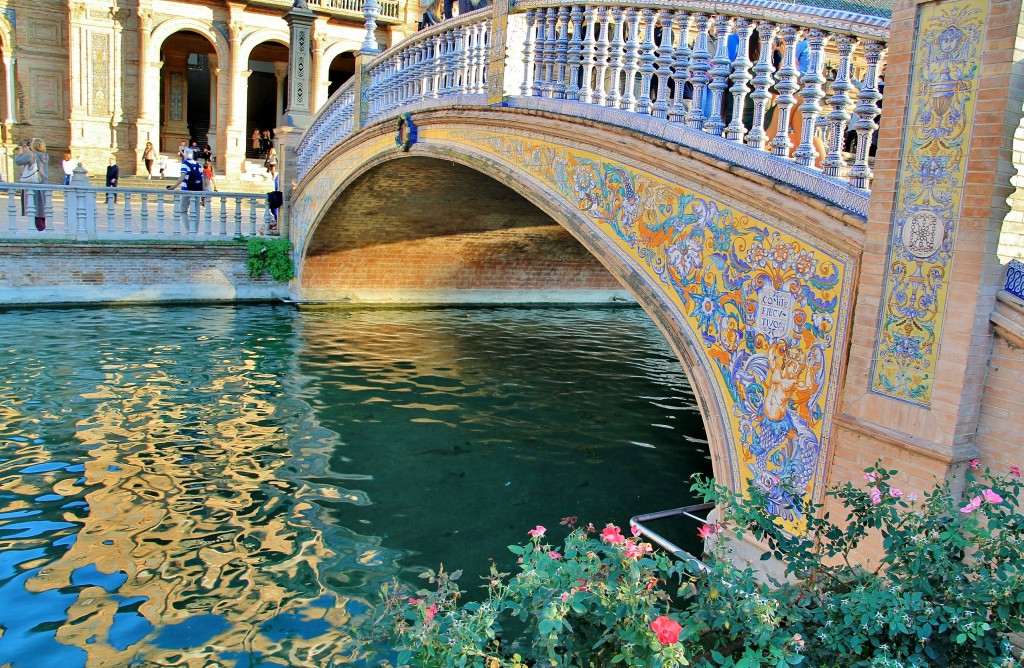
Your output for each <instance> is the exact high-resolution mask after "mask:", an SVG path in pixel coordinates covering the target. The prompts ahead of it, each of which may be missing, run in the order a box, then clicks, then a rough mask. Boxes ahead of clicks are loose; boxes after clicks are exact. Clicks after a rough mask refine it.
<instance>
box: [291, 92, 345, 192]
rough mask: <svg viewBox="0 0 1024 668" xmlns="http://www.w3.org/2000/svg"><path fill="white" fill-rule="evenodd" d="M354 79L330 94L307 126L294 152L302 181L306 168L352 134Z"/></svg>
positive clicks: (297, 169)
mask: <svg viewBox="0 0 1024 668" xmlns="http://www.w3.org/2000/svg"><path fill="white" fill-rule="evenodd" d="M355 82H356V77H354V76H353V77H352V78H351V79H349V80H348V81H346V82H345V83H344V84H342V85H341V88H339V89H338V90H336V91H334V94H333V95H331V98H330V99H329V100H328V101H327V104H325V105H324V106H323V107H322V108H321V109H320V111H319V112H318V113H317V115H316V116H314V117H313V120H311V121H310V123H309V128H307V130H306V132H305V134H303V136H302V139H301V140H300V141H299V146H298V148H297V149H296V156H297V157H296V171H297V176H298V178H300V179H301V178H302V177H303V176H305V175H306V172H308V171H309V169H310V167H312V166H313V164H314V163H315V162H316V161H317V160H319V159H320V158H321V157H323V155H324V154H325V153H327V151H329V150H330V149H331V147H332V146H335V145H337V144H338V143H339V142H341V140H342V139H344V138H345V137H347V136H349V135H350V134H352V131H353V129H355V128H356V126H357V125H358V124H357V122H356V121H357V119H356V118H355V114H356V106H355V102H356V87H355Z"/></svg>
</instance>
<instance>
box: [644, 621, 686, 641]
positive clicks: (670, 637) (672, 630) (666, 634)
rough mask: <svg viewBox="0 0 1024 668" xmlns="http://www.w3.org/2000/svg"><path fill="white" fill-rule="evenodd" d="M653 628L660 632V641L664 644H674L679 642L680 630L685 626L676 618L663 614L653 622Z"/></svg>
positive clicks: (657, 632)
mask: <svg viewBox="0 0 1024 668" xmlns="http://www.w3.org/2000/svg"><path fill="white" fill-rule="evenodd" d="M651 629H652V630H653V631H654V632H655V633H656V634H658V642H660V643H661V644H662V645H674V644H675V643H677V642H679V632H680V631H682V630H683V627H682V626H680V625H679V623H678V622H676V621H675V620H673V619H671V618H669V617H666V616H665V615H662V616H661V617H658V618H657V619H655V620H654V621H653V622H651Z"/></svg>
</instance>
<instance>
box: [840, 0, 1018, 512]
mask: <svg viewBox="0 0 1024 668" xmlns="http://www.w3.org/2000/svg"><path fill="white" fill-rule="evenodd" d="M951 17H959V18H957V19H955V20H954V19H953V18H951ZM1020 20H1021V0H991V2H987V1H986V0H948V1H946V2H913V1H911V0H897V2H896V6H895V9H894V11H893V18H892V32H891V34H892V35H894V36H895V35H906V36H907V38H905V39H894V40H893V41H891V42H890V43H889V54H888V58H887V65H886V72H885V106H884V111H883V113H882V119H881V131H880V135H879V139H878V154H877V156H876V161H875V170H874V171H875V181H874V185H873V192H872V197H871V208H870V212H869V216H868V221H867V230H866V237H865V247H864V254H863V260H862V264H861V270H860V271H861V273H860V284H859V286H858V295H857V300H856V309H855V310H854V311H853V312H852V315H853V321H852V323H853V326H852V328H851V331H852V341H851V346H850V355H849V360H850V362H849V370H848V372H847V376H846V382H845V387H844V390H843V393H842V397H841V402H840V406H839V407H838V408H839V410H838V412H837V416H836V423H837V426H838V429H837V430H836V439H837V440H836V447H835V458H834V460H833V463H832V468H831V472H830V475H829V478H830V483H840V482H841V481H843V480H859V479H860V472H861V471H862V469H863V468H864V467H866V466H869V465H871V464H872V463H873V462H874V460H875V458H876V457H881V458H882V460H883V465H884V466H885V467H886V468H890V469H891V468H896V469H899V470H900V471H902V472H903V473H902V475H903V479H902V480H901V481H900V483H901V487H902V488H903V489H904V490H905V491H908V492H909V491H915V492H918V493H920V492H921V490H923V489H928V488H930V481H931V480H932V478H933V476H937V477H940V478H941V477H943V476H950V475H953V474H955V473H956V472H957V471H958V470H959V469H961V468H962V467H963V465H964V463H965V462H967V461H969V460H970V459H972V458H974V457H975V456H976V455H977V453H978V450H977V448H976V446H975V443H974V438H975V433H976V431H977V425H978V419H979V410H980V404H981V398H982V390H983V384H984V380H985V374H986V370H987V369H988V366H989V364H988V360H989V354H990V351H991V347H992V335H991V323H990V321H989V316H990V314H991V312H992V310H993V308H994V304H995V295H996V292H997V290H998V289H999V287H1000V286H1001V283H1002V276H1003V268H1002V267H1001V266H1000V264H999V261H998V258H997V256H996V253H995V248H996V244H995V241H996V239H997V238H998V235H999V230H1000V227H1001V226H1002V222H1003V219H1004V217H1005V216H1006V214H1007V212H1008V206H1007V204H1006V202H1007V197H1008V196H1009V195H1010V193H1011V192H1012V187H1011V184H1010V179H1011V177H1013V176H1014V175H1015V170H1014V168H1013V164H1012V157H1011V155H1012V154H1011V151H1012V142H1013V135H1014V132H1015V131H1016V130H1017V128H1018V127H1019V125H1020V121H1021V109H1022V103H1024V87H1022V82H1021V76H1020V74H1019V73H1017V68H1016V67H1015V66H1014V64H1015V63H1016V62H1018V61H1019V60H1020V59H1021V56H1022V54H1024V35H1021V34H1019V33H1018V28H1017V27H1018V24H1019V23H1020ZM910 35H913V36H914V38H913V39H910V38H909V36H910ZM944 81H945V82H946V83H942V82H944ZM936 82H939V83H936ZM939 86H941V89H940V87H939ZM908 114H909V115H908ZM940 135H941V136H949V137H958V138H959V141H961V142H962V143H957V142H938V141H931V142H929V141H928V137H938V136H940ZM925 144H927V145H928V146H929V148H928V150H927V151H924V150H922V149H920V148H919V147H920V146H923V145H925Z"/></svg>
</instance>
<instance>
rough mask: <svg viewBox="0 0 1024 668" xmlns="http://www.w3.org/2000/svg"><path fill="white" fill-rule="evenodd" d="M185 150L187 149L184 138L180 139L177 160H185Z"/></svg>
mask: <svg viewBox="0 0 1024 668" xmlns="http://www.w3.org/2000/svg"><path fill="white" fill-rule="evenodd" d="M187 150H188V144H186V143H185V140H184V139H182V140H181V143H180V144H178V160H179V161H181V162H185V151H187Z"/></svg>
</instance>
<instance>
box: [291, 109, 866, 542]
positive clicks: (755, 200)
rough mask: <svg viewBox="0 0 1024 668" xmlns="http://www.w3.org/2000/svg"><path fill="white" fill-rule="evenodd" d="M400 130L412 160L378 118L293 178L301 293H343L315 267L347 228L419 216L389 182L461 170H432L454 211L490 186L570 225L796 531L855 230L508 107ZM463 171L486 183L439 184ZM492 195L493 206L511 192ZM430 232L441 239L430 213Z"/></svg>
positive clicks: (743, 482)
mask: <svg viewBox="0 0 1024 668" xmlns="http://www.w3.org/2000/svg"><path fill="white" fill-rule="evenodd" d="M413 122H414V123H415V124H416V125H417V130H418V140H417V142H416V143H415V144H414V145H413V146H412V147H411V148H410V150H409V152H408V153H405V152H403V151H402V150H401V148H399V147H398V146H397V145H396V131H397V128H396V125H395V123H393V122H391V123H380V124H377V125H375V126H372V127H370V128H367V129H365V130H363V131H362V132H360V133H358V134H356V135H355V136H353V137H350V138H348V139H347V140H346V141H344V142H343V143H341V144H340V145H339V146H337V147H335V148H334V149H333V150H332V151H331V152H330V153H328V155H327V156H325V158H324V159H323V160H321V161H320V162H319V163H318V164H317V165H315V166H314V167H313V168H312V169H311V170H310V172H309V173H308V174H307V175H306V176H305V177H304V178H303V180H302V181H301V182H300V183H298V184H297V186H296V188H295V190H294V192H293V194H292V198H291V216H290V220H291V222H292V229H291V237H292V240H293V242H294V243H295V245H296V249H297V252H296V257H297V258H298V265H299V267H298V268H299V275H298V278H297V279H296V283H295V284H294V290H295V292H296V293H297V295H298V297H299V298H309V297H311V296H313V292H315V290H314V289H313V286H320V288H323V286H325V285H327V284H331V282H332V281H333V282H334V283H333V285H334V287H335V288H336V289H337V290H338V293H337V294H342V293H343V292H344V288H345V285H344V283H345V281H346V275H345V273H344V272H341V273H340V274H336V275H335V276H334V277H333V278H329V279H326V280H325V276H324V275H323V273H324V272H330V271H331V269H330V266H331V265H330V263H329V262H324V261H323V259H324V257H325V256H327V255H330V254H332V253H335V252H353V253H354V255H353V256H352V258H350V259H352V260H353V262H352V265H356V264H358V258H359V248H357V246H359V242H355V241H348V242H340V245H341V247H339V242H338V241H337V240H338V239H339V238H341V237H345V238H348V239H350V240H352V239H356V238H357V237H358V235H353V233H352V229H353V228H355V227H361V228H363V229H366V230H370V229H372V228H373V227H374V225H375V222H374V221H375V220H376V219H377V217H379V216H383V215H385V212H386V215H387V216H389V217H390V220H391V221H392V222H391V223H390V224H389V225H388V227H389V229H393V230H397V229H400V227H401V225H402V223H401V221H402V220H405V221H406V222H407V224H408V226H416V225H419V224H420V223H418V222H416V221H417V219H420V218H421V217H422V214H423V211H422V210H417V209H416V207H408V206H407V207H404V208H406V209H408V210H407V211H404V212H401V211H399V212H396V211H395V210H394V208H397V207H392V208H391V209H389V207H391V205H392V204H393V203H394V202H395V196H396V194H398V193H399V192H401V191H402V189H404V188H406V187H409V188H412V189H415V188H420V187H423V183H422V182H421V183H416V182H410V181H409V174H410V173H411V172H410V169H409V168H406V167H402V165H403V163H406V164H407V165H412V164H413V162H412V161H408V160H407V159H408V158H418V159H419V160H421V161H424V160H425V161H428V163H429V164H434V163H437V164H441V163H442V161H443V162H444V163H445V164H452V165H458V167H452V168H451V169H452V170H454V171H453V172H452V173H451V174H450V175H449V177H446V178H434V179H433V183H435V185H443V186H444V187H445V188H447V189H448V190H449V195H450V201H451V203H452V204H453V210H452V211H451V212H449V213H450V217H454V216H456V215H459V214H460V213H461V212H462V211H463V208H464V207H463V208H459V207H461V204H465V203H466V202H470V201H471V202H472V203H473V205H474V206H484V204H483V202H484V201H485V200H486V199H487V198H482V197H478V196H477V197H473V198H470V199H464V197H463V196H460V195H459V194H458V193H457V189H458V188H459V187H460V186H459V183H460V182H461V184H462V185H461V187H463V188H464V189H466V190H476V191H478V190H479V189H480V187H481V184H483V183H485V182H486V181H488V180H493V181H495V182H498V183H500V184H503V186H504V187H507V188H510V189H511V190H513V191H515V192H516V193H518V194H519V195H521V196H522V198H523V199H525V200H526V201H528V202H529V203H530V204H531V205H532V206H535V207H536V209H538V210H539V211H541V212H543V214H544V215H546V216H547V217H549V218H550V219H551V220H552V221H554V222H555V223H557V224H558V225H560V226H561V227H563V228H564V229H566V230H568V231H569V233H571V234H572V236H574V237H575V238H576V239H577V240H578V241H579V242H580V243H581V244H582V246H583V247H585V248H586V250H587V251H588V252H589V253H591V254H592V255H593V256H594V257H595V258H597V259H598V260H599V261H600V262H601V264H603V265H604V266H605V267H606V268H607V269H608V270H609V271H610V273H611V274H612V275H613V276H614V277H615V278H616V279H617V281H618V282H619V283H620V284H621V285H622V286H623V287H624V288H625V289H627V290H628V291H629V292H631V293H632V294H633V295H634V296H635V297H636V299H637V301H638V302H639V303H640V305H641V306H642V307H643V308H644V309H645V310H646V311H647V313H648V314H649V315H650V316H651V317H652V319H653V320H654V321H655V322H656V323H657V324H658V325H659V326H660V327H661V329H662V330H663V331H664V332H665V334H666V336H667V337H668V339H669V341H670V342H671V344H672V345H673V347H674V349H675V350H676V352H677V354H678V355H679V357H680V359H681V361H682V363H683V366H684V367H685V369H686V370H687V373H688V374H689V377H690V379H691V382H692V384H693V386H694V389H695V392H696V394H697V395H698V398H699V400H700V403H701V406H702V408H701V410H702V413H703V418H704V422H705V425H706V427H707V430H708V437H709V441H710V448H711V452H712V458H713V464H714V470H715V475H716V477H717V478H718V479H719V480H720V481H722V482H724V483H726V484H729V485H731V486H732V487H733V488H734V489H744V488H745V487H746V486H747V485H748V484H749V483H750V482H751V481H754V482H756V483H757V484H759V485H761V486H762V487H764V488H765V489H766V490H767V491H768V492H769V499H770V500H769V503H770V504H771V510H772V511H773V512H775V513H776V514H778V515H780V516H782V517H784V518H786V519H788V520H789V521H791V522H794V523H798V522H799V520H800V507H801V505H802V504H803V503H804V502H806V501H807V500H808V499H811V498H813V499H814V500H820V498H821V496H822V494H823V492H824V487H825V481H826V469H827V466H828V464H829V461H830V455H831V452H830V443H831V436H832V416H833V414H834V412H835V409H836V404H837V393H838V389H839V387H840V380H841V378H842V376H843V370H844V362H845V350H846V345H847V336H848V335H847V324H848V321H849V315H850V314H849V311H848V309H849V305H850V304H851V303H852V291H853V285H854V284H855V283H854V281H855V279H856V274H857V271H858V267H857V264H856V257H857V256H858V255H859V248H860V247H861V244H862V243H863V239H862V228H860V227H859V226H857V225H856V224H851V223H850V220H849V219H848V218H846V217H845V216H844V215H843V214H842V213H841V212H837V211H835V210H834V209H832V208H830V207H829V206H827V205H824V204H821V203H819V202H816V201H814V200H812V199H810V198H807V197H804V196H801V195H799V194H798V193H795V192H792V191H790V190H787V189H784V188H781V187H777V186H775V185H773V184H772V183H770V182H767V181H766V180H764V179H763V178H755V177H748V176H746V175H743V174H739V173H737V172H736V171H735V170H734V169H733V168H731V167H730V166H728V165H725V164H718V163H715V162H713V161H710V160H707V159H703V158H701V157H700V156H697V155H693V154H689V153H687V152H685V151H684V150H683V149H680V148H679V147H675V146H669V145H665V144H664V143H663V142H656V141H652V140H650V139H648V138H645V137H643V136H641V135H638V134H630V133H627V132H625V131H623V130H621V129H618V128H613V127H605V126H601V125H599V124H593V125H589V126H587V127H584V126H581V125H580V124H579V123H578V122H574V121H573V120H572V119H562V118H559V117H556V116H551V115H537V114H524V113H522V112H516V111H513V110H477V111H473V110H465V109H460V110H449V111H435V112H429V113H423V114H419V115H417V116H414V117H413ZM423 164H427V163H423ZM467 172H475V173H479V174H481V175H484V176H485V177H486V179H483V180H482V177H480V178H476V177H474V178H471V179H459V178H451V176H452V175H456V174H457V173H462V174H466V173H467ZM389 174H390V175H393V176H394V177H396V178H395V179H394V180H393V181H392V182H390V183H389V182H388V178H387V177H388V176H389ZM398 177H401V178H398ZM435 177H436V175H435ZM403 181H404V182H403ZM413 181H415V180H413ZM349 190H352V191H359V192H360V201H359V202H355V201H354V200H352V199H350V198H347V195H346V191H349ZM463 195H464V194H463ZM367 197H370V198H371V200H372V199H373V198H375V200H373V201H370V202H368V201H366V198H367ZM498 202H499V203H498V205H497V208H499V209H504V210H506V212H507V209H508V206H510V205H509V204H508V202H509V200H507V199H501V198H499V200H498ZM523 210H524V211H525V210H527V209H526V208H523ZM396 216H397V217H396ZM395 221H398V222H395ZM526 227H528V228H529V227H532V226H531V225H527V226H526ZM434 229H435V232H434V233H432V236H437V235H443V234H444V229H445V228H444V225H443V223H442V224H441V225H435V226H434ZM406 240H407V239H406ZM384 243H388V242H387V240H386V239H382V238H378V239H376V240H374V241H373V243H372V245H380V244H384ZM367 245H371V244H367ZM390 250H392V251H394V253H393V255H394V257H393V263H392V265H391V266H390V268H389V271H393V272H402V271H414V270H415V269H414V267H413V266H412V264H411V263H410V265H403V259H402V256H403V254H404V253H403V252H402V250H401V247H400V246H398V245H393V246H392V247H391V249H390ZM451 269H452V272H453V273H457V272H458V271H460V270H461V265H458V264H453V266H452V267H451ZM508 287H509V288H512V289H514V288H515V286H508ZM315 296H318V297H324V296H325V294H324V293H318V294H317V295H315ZM788 488H793V489H796V490H799V491H800V492H801V493H799V494H791V493H790V492H789V491H787V489H788Z"/></svg>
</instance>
